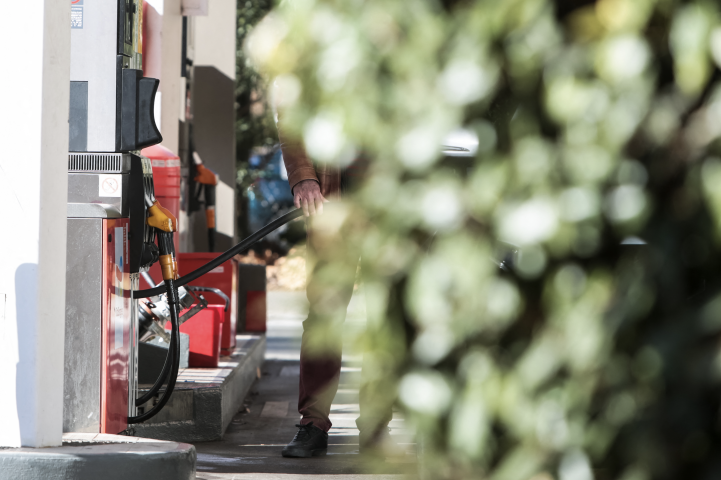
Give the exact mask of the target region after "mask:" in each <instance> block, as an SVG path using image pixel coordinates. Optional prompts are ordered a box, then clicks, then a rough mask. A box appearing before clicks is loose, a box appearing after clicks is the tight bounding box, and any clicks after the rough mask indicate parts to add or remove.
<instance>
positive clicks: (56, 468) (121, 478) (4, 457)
mask: <svg viewBox="0 0 721 480" xmlns="http://www.w3.org/2000/svg"><path fill="white" fill-rule="evenodd" d="M195 461H196V453H195V447H194V446H192V445H189V444H187V443H176V442H164V441H162V440H151V439H146V438H138V437H125V436H121V435H106V434H96V433H65V434H63V446H62V447H52V448H5V449H0V480H36V479H37V480H40V479H42V480H97V479H102V480H127V479H131V478H132V479H133V480H146V479H147V480H165V479H167V480H195Z"/></svg>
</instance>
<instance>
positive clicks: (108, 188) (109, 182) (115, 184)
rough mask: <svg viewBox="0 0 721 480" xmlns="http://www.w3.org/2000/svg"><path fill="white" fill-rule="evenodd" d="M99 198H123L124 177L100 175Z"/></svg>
mask: <svg viewBox="0 0 721 480" xmlns="http://www.w3.org/2000/svg"><path fill="white" fill-rule="evenodd" d="M98 196H100V197H122V196H123V176H122V175H117V174H115V175H98Z"/></svg>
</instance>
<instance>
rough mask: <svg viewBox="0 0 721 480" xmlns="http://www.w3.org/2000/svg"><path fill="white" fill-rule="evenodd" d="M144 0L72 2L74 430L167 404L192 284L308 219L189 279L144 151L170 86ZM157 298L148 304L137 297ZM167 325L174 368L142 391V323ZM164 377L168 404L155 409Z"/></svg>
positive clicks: (70, 366)
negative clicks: (156, 268)
mask: <svg viewBox="0 0 721 480" xmlns="http://www.w3.org/2000/svg"><path fill="white" fill-rule="evenodd" d="M66 1H67V0H66ZM140 2H142V0H104V1H86V0H72V3H73V16H72V23H71V67H70V75H71V84H70V115H69V128H70V136H69V149H68V151H69V153H68V209H67V212H68V213H67V215H68V230H67V235H68V241H67V251H66V257H67V271H66V282H67V287H66V310H65V317H66V318H65V325H66V328H65V352H66V353H65V366H64V381H65V384H64V405H63V407H64V414H63V431H65V432H87V433H90V432H97V433H111V434H116V433H120V432H122V431H124V430H126V429H127V427H128V425H129V424H132V423H138V422H142V421H144V420H147V419H149V418H150V417H152V416H153V415H155V414H156V413H157V412H158V411H160V409H162V408H163V406H164V405H165V404H166V403H167V401H168V399H169V398H170V395H171V394H172V392H173V389H174V386H175V382H176V379H177V376H178V366H179V354H180V335H179V324H180V319H179V318H178V317H179V313H180V310H181V308H188V307H189V306H191V305H192V303H193V302H192V300H193V298H194V296H193V295H192V294H190V293H189V292H190V291H192V287H188V288H187V289H183V288H181V287H183V286H185V285H187V284H188V282H190V281H192V280H194V279H195V278H197V277H199V276H200V275H203V274H205V273H207V272H209V271H210V270H212V269H213V268H215V267H217V266H218V265H220V264H222V263H223V262H225V261H227V260H228V259H229V258H231V257H232V256H234V255H235V254H236V253H239V252H242V251H244V250H246V249H247V248H248V247H249V246H250V245H252V244H253V243H255V242H256V241H258V240H259V239H261V238H263V237H264V236H265V235H267V234H268V233H269V232H271V231H273V230H275V229H276V228H278V227H280V226H281V225H283V224H285V223H287V222H288V221H290V220H292V219H294V218H297V217H299V216H300V215H302V212H301V211H300V210H296V211H293V212H290V213H289V214H286V215H284V216H283V217H281V218H279V219H277V220H275V221H274V222H272V223H271V224H269V225H267V226H266V227H264V228H263V229H261V230H259V231H258V232H256V233H254V234H253V235H251V236H250V237H248V238H246V239H245V240H243V241H242V242H241V243H239V244H238V245H236V246H235V247H233V248H231V249H230V250H228V251H226V252H225V253H224V254H222V255H220V256H218V257H217V258H216V259H215V260H213V261H211V262H209V263H208V264H206V265H204V266H203V267H201V268H199V269H197V270H195V271H194V272H191V273H190V274H188V275H186V276H185V277H182V278H178V273H177V272H178V270H177V263H176V260H175V249H174V245H173V235H174V233H175V231H176V230H177V222H176V219H175V217H174V216H173V215H172V214H171V213H170V212H169V211H168V210H166V209H164V208H163V207H162V206H161V205H160V203H159V202H158V201H157V200H156V198H155V195H154V188H153V171H152V166H151V163H150V161H149V160H148V159H147V158H144V157H142V156H141V155H140V149H141V148H143V147H146V146H150V145H154V144H157V143H159V142H160V141H161V140H162V137H161V135H160V132H159V130H158V128H157V126H156V124H155V120H154V116H153V106H154V100H155V94H156V92H157V89H158V83H159V81H158V80H157V79H153V78H146V77H143V72H142V70H141V65H142V42H141V37H140V33H141V31H142V28H141V23H142V19H141V12H142V4H141V3H140ZM211 196H212V193H211ZM206 200H207V199H206ZM209 227H210V223H209ZM213 229H214V225H213ZM156 236H157V246H156V245H155V243H154V240H155V238H156ZM156 261H159V262H160V266H161V271H162V276H163V285H155V286H153V288H151V289H148V290H144V291H140V290H138V287H139V278H140V275H141V273H143V272H147V271H148V269H149V268H150V266H151V265H152V264H153V263H155V262H156ZM148 297H150V298H151V300H150V301H144V302H143V305H142V306H141V305H140V304H139V301H138V299H141V298H148ZM199 297H200V299H199V301H198V304H199V308H202V307H203V300H202V296H199ZM161 300H162V303H163V305H164V306H163V307H162V308H160V307H159V305H160V303H161ZM196 300H197V299H196ZM139 311H140V312H142V313H141V314H139V313H138V312H139ZM190 313H191V312H188V314H190ZM139 317H140V318H139ZM183 317H184V318H187V317H185V315H184V316H183ZM164 320H169V321H170V323H171V333H170V338H169V340H170V348H169V349H168V355H167V358H166V361H165V365H164V366H163V369H162V372H161V374H160V376H159V378H158V379H157V381H156V382H155V384H154V385H153V387H152V388H151V389H150V390H149V391H147V392H145V393H144V394H143V395H142V396H141V397H140V398H137V394H138V389H137V385H136V379H137V347H138V339H139V334H140V333H141V332H140V331H139V330H141V328H139V322H140V326H142V327H143V328H142V330H143V333H142V334H143V335H145V333H147V330H148V329H153V330H155V331H156V332H157V333H158V334H160V332H159V331H158V329H157V328H155V327H153V325H152V322H156V323H160V324H161V325H162V322H164ZM148 322H151V323H148ZM164 384H166V388H165V390H164V391H163V392H162V394H161V396H160V398H159V399H158V400H157V402H154V403H153V404H152V405H150V406H148V405H145V404H146V403H148V402H149V400H151V399H154V398H155V396H156V394H158V392H159V391H160V389H161V388H162V386H163V385H164ZM142 405H145V406H144V407H143V411H142V412H141V413H140V414H138V410H139V409H138V407H139V406H142Z"/></svg>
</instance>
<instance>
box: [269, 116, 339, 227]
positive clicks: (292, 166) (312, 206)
mask: <svg viewBox="0 0 721 480" xmlns="http://www.w3.org/2000/svg"><path fill="white" fill-rule="evenodd" d="M278 138H279V139H280V142H281V143H280V149H281V151H282V152H283V162H284V163H285V169H286V171H287V172H288V183H289V184H290V190H291V192H293V203H294V204H295V206H296V208H303V214H304V215H305V216H306V217H308V216H310V215H315V214H316V213H317V214H321V213H323V203H324V202H327V201H328V200H326V199H325V197H324V196H323V194H321V192H320V183H319V182H318V176H317V175H316V173H315V167H314V166H313V162H311V160H310V159H309V158H308V155H307V154H306V152H305V147H303V143H302V142H300V141H298V140H295V139H293V140H291V139H288V138H286V137H285V135H284V132H283V129H282V128H281V126H280V121H279V122H278Z"/></svg>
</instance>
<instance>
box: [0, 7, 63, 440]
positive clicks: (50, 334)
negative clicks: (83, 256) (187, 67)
mask: <svg viewBox="0 0 721 480" xmlns="http://www.w3.org/2000/svg"><path fill="white" fill-rule="evenodd" d="M20 18H21V21H10V22H5V23H4V25H3V28H2V29H0V43H1V44H2V45H6V46H10V45H15V47H9V48H6V49H5V50H4V52H3V64H4V65H6V66H7V67H9V68H11V70H8V71H12V72H15V73H13V74H11V75H5V76H3V77H2V80H0V112H2V115H0V145H2V151H1V152H2V153H1V154H0V311H2V310H3V309H4V314H2V313H0V322H1V324H0V385H2V390H3V394H2V395H0V446H20V445H23V446H29V447H44V446H53V445H59V444H60V443H61V441H62V421H63V364H64V358H63V350H64V348H63V347H64V345H63V341H64V330H65V243H66V226H67V223H66V222H67V220H66V215H67V158H68V156H67V155H68V154H67V152H68V104H69V85H70V2H67V1H58V0H34V1H30V2H24V3H23V5H22V15H21V17H18V19H20ZM18 42H20V44H21V46H20V44H19V43H18ZM3 298H4V299H5V302H2V300H3ZM3 303H4V305H3Z"/></svg>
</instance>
